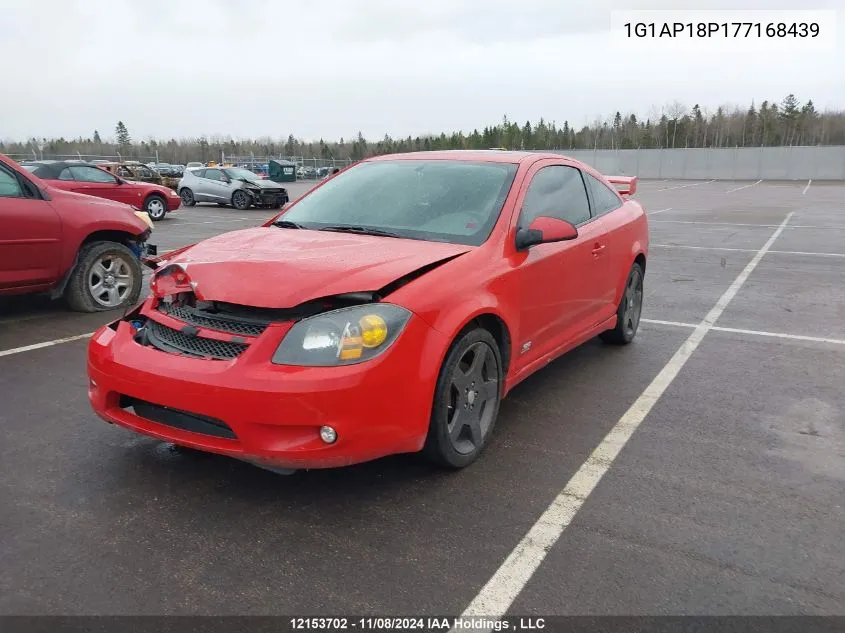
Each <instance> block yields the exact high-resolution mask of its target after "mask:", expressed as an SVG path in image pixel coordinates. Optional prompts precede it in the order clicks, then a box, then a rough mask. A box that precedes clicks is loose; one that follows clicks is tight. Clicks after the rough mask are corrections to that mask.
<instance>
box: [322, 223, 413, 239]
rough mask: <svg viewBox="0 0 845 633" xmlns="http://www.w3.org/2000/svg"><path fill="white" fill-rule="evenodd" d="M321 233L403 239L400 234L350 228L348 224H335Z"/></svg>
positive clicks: (360, 227)
mask: <svg viewBox="0 0 845 633" xmlns="http://www.w3.org/2000/svg"><path fill="white" fill-rule="evenodd" d="M320 230H321V231H337V232H338V233H359V234H360V235H378V236H380V237H402V236H401V235H399V234H398V233H393V232H392V231H385V230H384V229H377V228H375V227H372V226H349V225H346V224H335V225H330V226H324V227H322V228H321V229H320Z"/></svg>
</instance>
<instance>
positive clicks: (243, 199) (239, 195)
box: [232, 189, 252, 211]
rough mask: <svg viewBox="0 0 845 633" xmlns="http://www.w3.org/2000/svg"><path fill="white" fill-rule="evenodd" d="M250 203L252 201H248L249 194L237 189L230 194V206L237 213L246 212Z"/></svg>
mask: <svg viewBox="0 0 845 633" xmlns="http://www.w3.org/2000/svg"><path fill="white" fill-rule="evenodd" d="M251 202H252V200H250V198H249V194H248V193H247V192H246V191H243V190H242V189H238V190H237V191H235V193H233V194H232V206H233V207H235V208H236V209H237V210H238V211H246V210H247V209H249V205H250V203H251Z"/></svg>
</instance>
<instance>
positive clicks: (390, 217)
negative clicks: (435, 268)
mask: <svg viewBox="0 0 845 633" xmlns="http://www.w3.org/2000/svg"><path fill="white" fill-rule="evenodd" d="M516 170H517V165H515V164H512V163H488V162H470V161H459V160H390V161H375V162H372V163H360V164H358V165H356V166H354V167H352V168H350V169H348V170H347V171H345V172H343V173H342V174H338V175H337V176H335V177H334V178H332V179H331V180H328V181H326V184H324V185H323V186H322V187H320V188H318V189H316V190H314V191H313V192H312V193H310V194H308V195H306V196H305V197H303V198H302V199H300V200H299V201H298V202H297V203H296V204H295V205H294V206H293V207H291V209H290V211H288V212H287V213H285V214H284V215H283V216H282V218H283V219H285V220H289V221H291V222H296V223H297V224H299V225H301V226H303V227H304V228H308V229H321V228H325V227H329V226H338V225H343V226H354V227H364V228H373V229H380V230H382V231H389V232H391V233H394V234H396V235H398V236H400V237H405V238H410V239H419V240H430V241H438V242H451V243H454V244H466V245H470V246H478V245H480V244H483V243H484V241H485V240H486V239H487V238H488V237H489V236H490V232H491V231H492V230H493V226H494V225H495V224H496V220H498V218H499V213H500V212H501V210H502V205H503V204H504V202H505V198H506V197H507V194H508V191H509V190H510V187H511V183H512V182H513V178H514V175H515V174H516Z"/></svg>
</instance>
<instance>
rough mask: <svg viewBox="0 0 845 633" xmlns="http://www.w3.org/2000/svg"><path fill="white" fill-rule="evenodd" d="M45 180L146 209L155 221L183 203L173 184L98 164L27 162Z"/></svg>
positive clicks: (69, 188) (78, 191) (59, 186)
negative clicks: (127, 175)
mask: <svg viewBox="0 0 845 633" xmlns="http://www.w3.org/2000/svg"><path fill="white" fill-rule="evenodd" d="M24 169H26V170H27V171H30V172H32V173H33V174H35V175H36V176H38V177H39V178H40V179H41V180H46V181H47V182H49V183H50V184H51V185H52V186H53V187H56V188H57V189H64V190H65V191H74V192H76V193H84V194H86V195H89V196H97V197H98V198H106V199H108V200H114V201H115V202H123V203H124V204H128V205H131V206H133V207H135V208H136V209H141V210H142V211H146V212H147V214H148V215H149V216H150V218H151V219H152V220H154V221H156V222H157V221H159V220H163V219H164V217H165V215H167V214H168V213H170V212H172V211H175V210H176V209H178V208H179V205H181V204H182V200H181V198H179V194H177V193H176V192H175V191H173V189H171V188H170V187H165V186H164V185H156V184H154V183H150V182H138V181H133V180H124V179H123V178H120V177H118V176H115V175H114V174H110V173H109V172H108V171H106V170H105V169H100V168H99V167H97V165H93V164H88V163H83V162H72V161H35V162H32V163H29V164H27V165H24Z"/></svg>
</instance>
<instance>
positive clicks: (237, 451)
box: [88, 151, 649, 471]
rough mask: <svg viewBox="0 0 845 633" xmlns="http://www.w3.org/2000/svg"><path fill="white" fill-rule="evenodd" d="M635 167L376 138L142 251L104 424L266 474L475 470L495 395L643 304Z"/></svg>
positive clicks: (102, 388)
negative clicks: (242, 208)
mask: <svg viewBox="0 0 845 633" xmlns="http://www.w3.org/2000/svg"><path fill="white" fill-rule="evenodd" d="M635 188H636V179H635V178H621V177H620V178H607V177H605V176H603V175H601V174H599V173H598V172H596V171H595V170H594V169H592V168H591V167H589V166H587V165H585V164H582V163H580V162H578V161H575V160H572V159H570V158H566V157H564V156H559V155H555V154H539V153H529V152H507V151H445V152H425V153H412V154H401V155H392V156H381V157H377V158H372V159H368V160H365V161H362V162H360V163H358V164H356V165H354V166H353V167H351V168H348V169H346V170H344V171H343V172H341V173H339V174H337V175H336V176H334V177H333V178H331V179H329V180H326V181H324V182H323V183H322V184H321V185H319V186H318V187H315V188H314V189H312V190H311V192H309V193H308V194H306V195H305V196H303V197H302V198H300V199H299V200H297V201H296V202H294V203H293V204H291V205H289V206H288V207H286V208H285V209H283V210H282V212H281V213H280V214H279V215H278V216H276V217H275V218H273V219H272V220H270V221H268V222H267V223H266V224H264V225H263V226H261V227H257V228H250V229H245V230H240V231H234V232H231V233H226V234H224V235H220V236H218V237H215V238H211V239H208V240H205V241H203V242H200V243H198V244H195V245H192V246H188V247H185V248H184V249H179V250H178V251H174V252H171V253H168V254H166V255H164V256H162V257H159V258H157V259H154V260H148V263H149V265H150V266H152V267H155V268H156V272H155V273H154V274H153V276H152V278H151V282H150V284H151V290H152V294H151V296H150V297H149V298H148V299H147V300H146V301H144V302H143V303H142V304H141V305H140V306H138V307H136V308H135V309H134V310H133V311H131V312H130V313H129V314H127V315H126V316H125V317H124V318H122V319H120V320H118V321H115V322H113V323H111V324H109V325H107V326H104V327H103V328H101V329H100V330H99V331H98V332H97V333H96V334H95V335H94V336H93V338H92V340H91V342H90V347H89V356H88V374H89V378H90V382H89V398H90V401H91V404H92V406H93V408H94V411H96V413H97V414H98V415H99V416H100V417H102V418H103V419H105V420H106V421H108V422H111V423H114V424H118V425H121V426H124V427H127V428H129V429H132V430H134V431H137V432H139V433H142V434H145V435H149V436H152V437H156V438H160V439H163V440H167V441H169V442H172V443H174V444H176V445H177V446H183V447H188V448H193V449H199V450H202V451H210V452H214V453H219V454H223V455H228V456H231V457H235V458H239V459H243V460H246V461H249V462H251V463H254V464H256V465H260V466H264V467H268V468H271V469H273V470H281V471H290V470H296V469H300V468H326V467H333V466H342V465H346V464H352V463H357V462H363V461H367V460H371V459H375V458H378V457H381V456H385V455H389V454H395V453H410V452H418V451H422V452H424V454H426V455H427V456H428V457H430V458H431V459H433V460H434V461H435V462H437V463H440V464H442V465H445V466H447V467H453V468H460V467H463V466H467V465H468V464H470V463H471V462H473V460H475V459H476V457H478V455H479V453H480V452H481V451H482V449H483V447H484V446H485V445H486V444H487V443H488V441H489V439H490V436H491V433H492V432H493V428H494V426H495V423H496V418H497V415H498V411H499V403H500V400H501V399H502V398H503V397H504V396H505V395H506V394H507V393H508V392H509V391H510V390H511V389H512V388H513V387H514V385H516V384H517V383H519V382H520V381H521V380H523V379H525V378H526V377H528V376H529V375H531V374H532V373H533V372H535V371H536V370H538V369H540V368H541V367H543V366H545V365H546V364H548V363H549V362H551V361H552V360H553V359H554V358H556V357H558V356H560V355H561V354H563V353H565V352H566V351H568V350H570V349H572V348H573V347H575V346H577V345H580V344H582V343H584V342H585V341H587V340H589V339H591V338H593V337H595V336H600V337H601V338H602V339H603V340H604V341H606V342H608V343H616V344H625V343H630V342H631V340H632V339H633V338H634V336H635V334H636V332H637V327H638V324H639V320H640V311H641V308H642V298H643V276H644V273H645V269H646V258H647V256H648V240H649V237H648V224H647V220H646V215H645V213H644V211H643V208H642V207H641V205H640V204H639V203H637V202H636V201H634V200H632V199H630V198H629V196H630V194H633V193H634V191H635Z"/></svg>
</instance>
